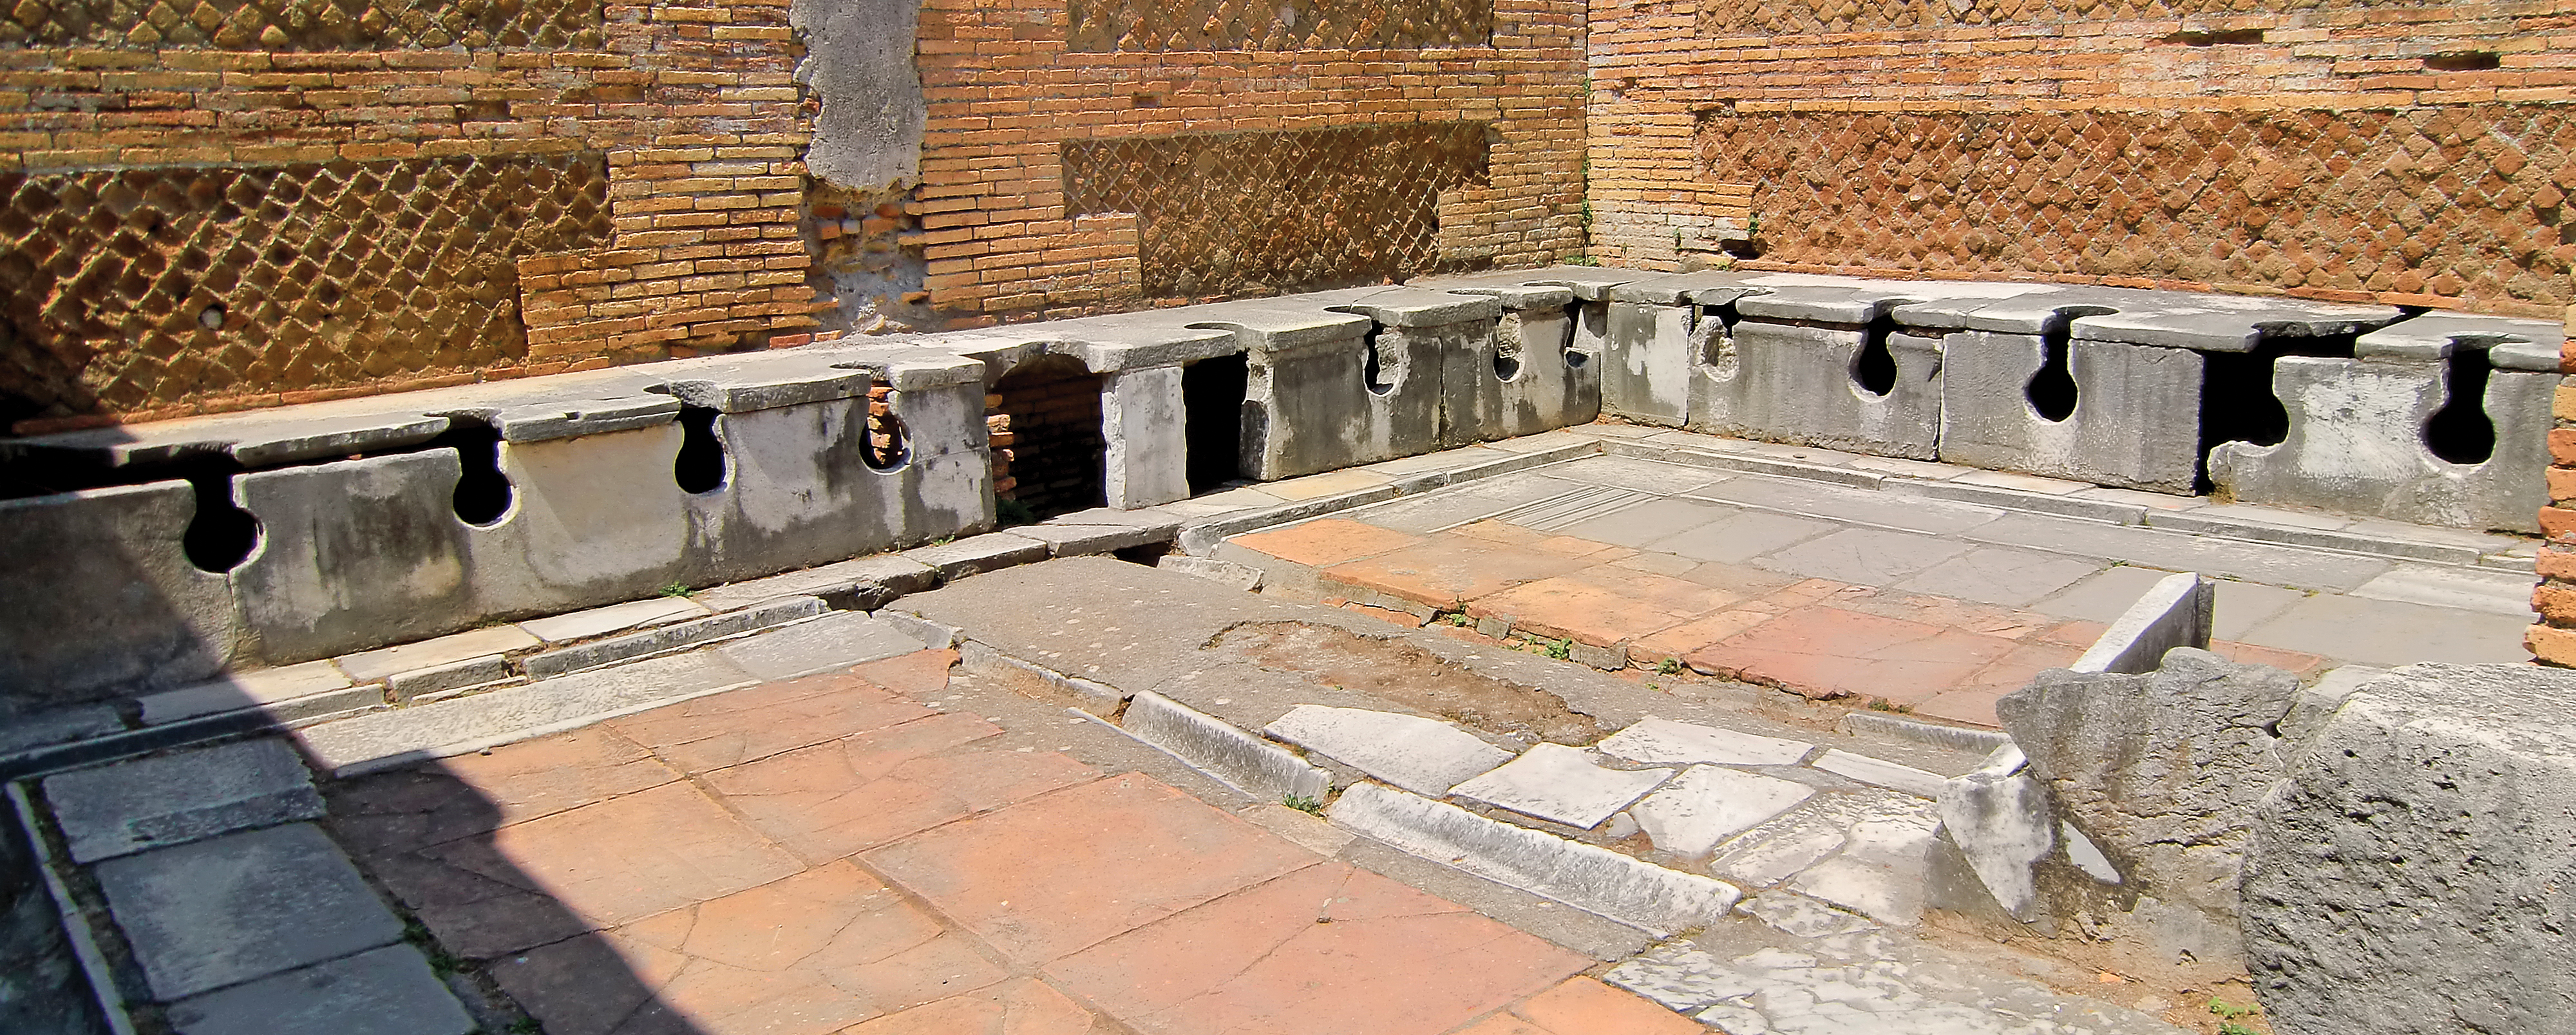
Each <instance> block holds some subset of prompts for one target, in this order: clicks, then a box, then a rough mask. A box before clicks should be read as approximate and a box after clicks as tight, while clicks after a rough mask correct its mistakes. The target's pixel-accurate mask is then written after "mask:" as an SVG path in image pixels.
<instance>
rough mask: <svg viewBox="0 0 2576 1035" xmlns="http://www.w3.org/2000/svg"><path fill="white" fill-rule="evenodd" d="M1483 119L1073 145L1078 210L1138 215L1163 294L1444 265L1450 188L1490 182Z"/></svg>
mask: <svg viewBox="0 0 2576 1035" xmlns="http://www.w3.org/2000/svg"><path fill="white" fill-rule="evenodd" d="M1490 134H1491V130H1490V128H1489V127H1488V126H1487V124H1485V123H1482V122H1419V123H1413V124H1409V125H1389V126H1353V127H1348V128H1335V129H1314V130H1297V131H1293V132H1281V133H1186V134H1180V135H1176V136H1162V137H1137V138H1131V139H1126V140H1073V141H1066V142H1065V145H1064V177H1065V208H1066V210H1067V212H1068V214H1072V215H1091V214H1097V213H1107V212H1132V213H1135V214H1136V216H1137V239H1138V245H1137V248H1138V251H1139V252H1140V253H1141V254H1140V255H1139V256H1138V258H1139V259H1141V260H1142V264H1143V268H1144V274H1143V277H1144V283H1143V285H1142V286H1143V289H1144V292H1145V294H1146V295H1148V296H1150V297H1159V298H1171V297H1189V296H1204V295H1245V294H1265V293H1278V292H1289V291H1315V290H1324V289H1329V288H1336V287H1349V286H1354V285H1359V284H1375V283H1382V282H1385V281H1387V280H1391V279H1400V278H1405V277H1411V276H1416V275H1419V274H1424V273H1432V272H1437V271H1439V270H1440V269H1441V260H1440V248H1439V244H1438V240H1437V239H1438V236H1439V230H1440V192H1442V191H1444V190H1450V189H1453V188H1457V187H1462V186H1466V185H1469V184H1480V183H1484V182H1485V181H1486V160H1487V153H1488V150H1489V149H1490V147H1491V143H1490V140H1491V135H1490Z"/></svg>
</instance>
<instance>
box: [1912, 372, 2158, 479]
mask: <svg viewBox="0 0 2576 1035" xmlns="http://www.w3.org/2000/svg"><path fill="white" fill-rule="evenodd" d="M2202 367H2203V362H2202V358H2201V355H2200V354H2199V353H2197V352H2193V351H2190V350H2188V349H2160V348H2154V347H2152V346H2146V345H2129V344H2121V343H2115V342H2093V341H2081V342H2079V341H2067V340H2064V339H2062V338H2058V339H2051V338H2045V337H2042V336H2041V335H2036V334H1998V333H1993V332H1987V331H1960V332H1955V333H1952V334H1950V335H1948V336H1946V337H1944V338H1943V339H1942V363H1941V377H1942V382H1943V390H1942V393H1941V448H1940V454H1941V459H1942V460H1945V461H1948V462H1950V463H1954V464H1965V465H1968V466H1970V467H1983V468H1988V469H1991V470H1998V471H2020V472H2023V473H2025V474H2036V475H2045V476H2049V477H2054V478H2070V479H2074V480H2076V481H2085V482H2092V483H2094V484H2097V485H2115V486H2120V487H2124V488H2131V489H2145V490H2148V491H2151V492H2167V493H2175V494H2179V495H2186V496H2187V495H2190V494H2191V493H2192V489H2193V482H2194V480H2195V479H2196V478H2197V477H2198V476H2199V473H2200V395H2201V381H2202Z"/></svg>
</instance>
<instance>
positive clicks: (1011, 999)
mask: <svg viewBox="0 0 2576 1035" xmlns="http://www.w3.org/2000/svg"><path fill="white" fill-rule="evenodd" d="M1097 1020H1098V1019H1097V1018H1095V1017H1093V1016H1092V1015H1091V1011H1089V1010H1085V1009H1083V1008H1082V1006H1081V1004H1079V1003H1076V1002H1074V1001H1073V1000H1071V999H1068V998H1066V997H1065V995H1064V993H1062V992H1058V991H1056V990H1055V989H1053V988H1049V987H1047V984H1046V982H1043V981H1037V980H1034V979H1029V978H1022V979H1020V980H1018V981H1013V982H1009V983H1007V984H1003V985H999V986H996V987H993V988H987V989H984V990H982V991H980V992H971V993H968V994H966V995H958V996H950V997H948V998H946V999H942V1000H940V1001H938V1002H935V1003H932V1004H930V1005H928V1006H916V1007H914V1008H912V1009H909V1010H905V1011H904V1012H902V1013H897V1014H889V1015H887V1016H884V1017H879V1018H877V1019H876V1020H873V1021H869V1022H867V1023H865V1024H861V1025H859V1026H857V1027H854V1028H850V1029H848V1030H847V1031H844V1032H842V1033H841V1035H1086V1033H1088V1032H1091V1031H1093V1030H1094V1029H1095V1028H1097V1026H1098V1025H1097Z"/></svg>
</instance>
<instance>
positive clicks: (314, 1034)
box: [169, 945, 475, 1035]
mask: <svg viewBox="0 0 2576 1035" xmlns="http://www.w3.org/2000/svg"><path fill="white" fill-rule="evenodd" d="M169 1018H170V1025H171V1027H173V1028H176V1029H178V1032H179V1035H466V1033H468V1032H471V1031H473V1030H475V1028H474V1019H473V1018H472V1017H471V1016H468V1015H467V1014H466V1012H465V1007H464V1006H463V1005H462V1004H459V1003H458V1002H457V1001H456V997H455V996H454V995H453V994H450V993H449V992H448V990H447V986H446V985H445V984H442V983H440V981H439V980H438V975H436V974H434V973H431V972H430V969H429V961H428V960H427V959H424V958H422V956H421V954H420V950H419V949H415V948H412V947H411V946H408V945H388V946H385V947H384V948H381V949H370V950H368V951H366V952H362V953H359V954H357V955H355V956H348V957H344V958H341V959H336V960H332V961H330V962H327V963H320V964H316V965H314V966H310V967H306V968H304V969H302V970H291V971H288V972H286V973H283V974H277V975H273V976H270V977H266V978H261V979H260V980H257V981H252V982H249V983H247V984H242V985H236V986H234V987H231V988H227V989H223V990H221V991H216V992H208V993H205V994H204V995H199V996H194V997H191V998H188V999H183V1000H180V1001H179V1002H176V1003H172V1004H170V1010H169Z"/></svg>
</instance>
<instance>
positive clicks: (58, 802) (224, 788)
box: [45, 739, 323, 863]
mask: <svg viewBox="0 0 2576 1035" xmlns="http://www.w3.org/2000/svg"><path fill="white" fill-rule="evenodd" d="M45 800H46V802H47V803H48V804H49V805H51V806H52V807H53V813H54V821H55V822H56V823H58V824H60V825H61V827H62V831H63V840H64V841H65V842H67V843H68V844H69V846H70V848H71V855H72V858H73V859H74V860H76V861H79V862H83V863H90V862H97V861H98V860H101V859H108V858H114V857H116V856H120V855H129V854H132V853H135V852H140V851H144V850H146V849H151V848H164V847H168V846H170V845H177V844H186V843H188V842H190V841H198V840H203V839H205V838H209V837H216V836H219V835H222V834H228V833H231V832H233V831H236V830H245V829H249V828H251V827H264V826H273V825H276V824H279V823H287V822H292V821H295V820H300V819H319V818H321V816H322V813H323V805H322V795H321V794H320V793H319V792H317V791H315V790H314V789H313V779H312V776H311V774H309V773H307V772H305V770H304V761H303V760H302V759H300V758H298V757H296V755H295V749H294V748H292V747H289V746H288V745H287V743H286V742H285V741H282V740H276V739H263V740H247V741H241V742H239V743H233V744H224V745H221V746H217V747H210V748H199V749H196V750H193V751H181V752H176V753H173V754H167V755H159V756H156V757H152V758H145V759H139V760H136V761H132V762H119V763H117V764H115V765H110V766H104V767H101V768H98V769H83V770H79V771H76V772H69V773H63V774H60V775H57V776H50V777H46V778H45Z"/></svg>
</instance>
